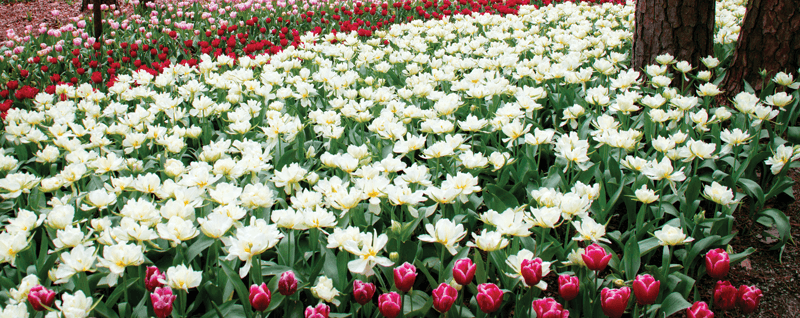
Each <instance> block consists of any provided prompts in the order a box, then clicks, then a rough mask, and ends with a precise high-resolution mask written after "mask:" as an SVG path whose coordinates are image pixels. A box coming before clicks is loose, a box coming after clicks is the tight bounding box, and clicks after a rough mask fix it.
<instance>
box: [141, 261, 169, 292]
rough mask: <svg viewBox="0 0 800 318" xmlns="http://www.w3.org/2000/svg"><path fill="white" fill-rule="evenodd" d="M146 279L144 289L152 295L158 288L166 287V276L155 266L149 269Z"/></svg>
mask: <svg viewBox="0 0 800 318" xmlns="http://www.w3.org/2000/svg"><path fill="white" fill-rule="evenodd" d="M144 277H145V278H144V287H145V288H147V290H148V291H149V292H151V293H152V292H154V291H156V288H158V287H161V286H164V281H165V279H166V276H165V275H164V274H162V273H161V272H160V271H159V270H158V267H155V266H150V267H148V268H147V272H145V274H144Z"/></svg>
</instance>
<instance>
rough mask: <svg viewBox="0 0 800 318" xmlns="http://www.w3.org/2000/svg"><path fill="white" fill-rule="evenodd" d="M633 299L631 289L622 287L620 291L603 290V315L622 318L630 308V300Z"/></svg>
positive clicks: (601, 296)
mask: <svg viewBox="0 0 800 318" xmlns="http://www.w3.org/2000/svg"><path fill="white" fill-rule="evenodd" d="M630 298H631V289H630V288H628V287H622V288H620V289H610V288H603V290H601V291H600V305H601V307H602V308H603V313H604V314H606V316H609V317H611V318H619V317H622V314H623V313H625V308H628V300H629V299H630Z"/></svg>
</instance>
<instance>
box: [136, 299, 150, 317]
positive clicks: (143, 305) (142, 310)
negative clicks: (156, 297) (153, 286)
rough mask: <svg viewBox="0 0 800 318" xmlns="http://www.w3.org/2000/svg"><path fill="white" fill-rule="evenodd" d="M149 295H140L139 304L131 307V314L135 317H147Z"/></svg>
mask: <svg viewBox="0 0 800 318" xmlns="http://www.w3.org/2000/svg"><path fill="white" fill-rule="evenodd" d="M149 298H150V297H142V300H140V301H139V304H138V305H136V307H134V308H133V314H132V316H133V317H135V318H147V301H148V300H149Z"/></svg>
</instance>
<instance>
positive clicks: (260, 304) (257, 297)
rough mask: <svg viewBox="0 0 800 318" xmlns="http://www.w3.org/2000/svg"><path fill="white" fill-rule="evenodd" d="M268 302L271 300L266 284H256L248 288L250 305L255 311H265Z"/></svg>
mask: <svg viewBox="0 0 800 318" xmlns="http://www.w3.org/2000/svg"><path fill="white" fill-rule="evenodd" d="M270 300H272V293H271V292H270V291H269V288H268V287H267V283H261V286H259V285H256V284H253V285H251V286H250V305H251V306H253V309H254V310H255V311H264V310H267V307H269V302H270Z"/></svg>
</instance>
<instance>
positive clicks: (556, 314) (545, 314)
mask: <svg viewBox="0 0 800 318" xmlns="http://www.w3.org/2000/svg"><path fill="white" fill-rule="evenodd" d="M533 311H534V312H536V318H568V317H569V310H564V307H563V306H561V304H559V303H558V302H557V301H556V300H555V299H553V298H544V299H537V300H534V301H533Z"/></svg>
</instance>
